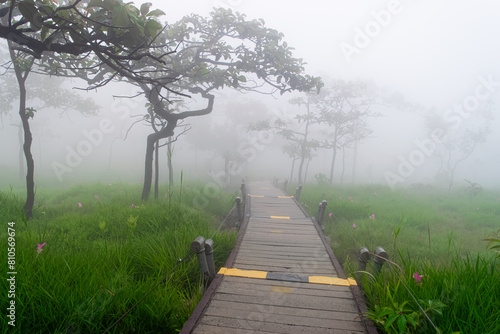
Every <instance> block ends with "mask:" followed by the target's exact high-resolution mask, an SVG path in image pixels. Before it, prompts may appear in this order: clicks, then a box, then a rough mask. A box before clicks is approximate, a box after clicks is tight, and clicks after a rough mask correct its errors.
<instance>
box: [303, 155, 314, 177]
mask: <svg viewBox="0 0 500 334" xmlns="http://www.w3.org/2000/svg"><path fill="white" fill-rule="evenodd" d="M311 160H312V159H311V158H309V159H307V165H306V172H305V174H304V183H306V182H307V171H308V170H309V164H310V163H311Z"/></svg>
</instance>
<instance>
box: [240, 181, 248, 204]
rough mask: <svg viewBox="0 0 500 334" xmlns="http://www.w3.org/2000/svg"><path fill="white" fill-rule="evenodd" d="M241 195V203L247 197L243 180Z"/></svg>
mask: <svg viewBox="0 0 500 334" xmlns="http://www.w3.org/2000/svg"><path fill="white" fill-rule="evenodd" d="M241 197H242V198H243V203H245V200H246V198H247V188H246V186H245V180H243V182H242V183H241Z"/></svg>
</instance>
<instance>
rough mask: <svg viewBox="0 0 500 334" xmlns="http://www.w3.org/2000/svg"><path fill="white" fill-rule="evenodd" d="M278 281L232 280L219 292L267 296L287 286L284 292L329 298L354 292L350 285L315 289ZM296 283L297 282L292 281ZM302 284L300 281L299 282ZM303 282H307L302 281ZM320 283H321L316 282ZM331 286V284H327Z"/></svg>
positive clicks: (220, 287)
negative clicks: (267, 282) (263, 282)
mask: <svg viewBox="0 0 500 334" xmlns="http://www.w3.org/2000/svg"><path fill="white" fill-rule="evenodd" d="M274 282H277V284H274V285H262V284H248V283H237V282H231V283H223V284H221V285H220V286H219V289H218V290H217V292H223V293H233V294H240V295H247V296H251V295H256V296H263V297H266V296H267V295H268V294H269V293H270V292H276V291H277V290H276V287H285V288H287V289H284V290H283V292H282V293H291V294H295V295H306V296H320V297H328V298H344V299H345V298H347V299H351V298H352V294H351V291H350V290H349V287H344V288H345V289H343V290H333V289H329V290H325V289H321V290H314V289H305V288H302V287H290V286H285V285H281V284H279V283H281V281H274ZM291 283H295V282H291ZM299 284H300V283H299ZM302 284H307V283H302ZM316 285H320V284H316ZM327 286H329V287H331V286H330V285H327Z"/></svg>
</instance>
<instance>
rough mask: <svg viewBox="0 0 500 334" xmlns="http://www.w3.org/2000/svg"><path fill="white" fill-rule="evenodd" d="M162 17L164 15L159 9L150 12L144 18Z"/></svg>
mask: <svg viewBox="0 0 500 334" xmlns="http://www.w3.org/2000/svg"><path fill="white" fill-rule="evenodd" d="M162 15H165V12H164V11H162V10H161V9H155V10H152V11H150V12H149V13H148V15H146V16H162Z"/></svg>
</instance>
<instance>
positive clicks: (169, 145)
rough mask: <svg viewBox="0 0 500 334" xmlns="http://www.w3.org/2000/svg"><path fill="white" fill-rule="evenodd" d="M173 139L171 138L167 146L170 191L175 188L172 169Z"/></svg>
mask: <svg viewBox="0 0 500 334" xmlns="http://www.w3.org/2000/svg"><path fill="white" fill-rule="evenodd" d="M171 139H172V137H169V139H168V144H167V149H168V151H167V157H168V187H169V189H170V188H171V187H173V186H174V169H173V167H172V154H173V152H172V143H171Z"/></svg>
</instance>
